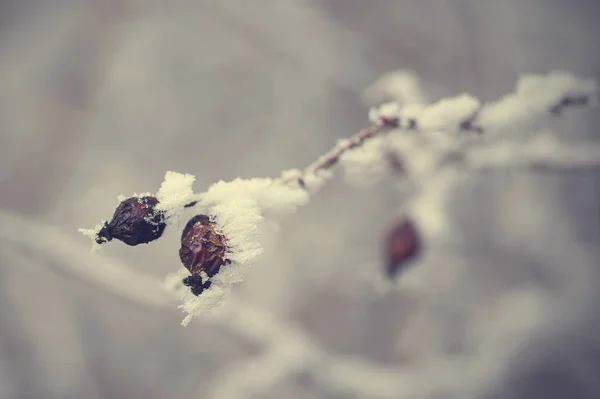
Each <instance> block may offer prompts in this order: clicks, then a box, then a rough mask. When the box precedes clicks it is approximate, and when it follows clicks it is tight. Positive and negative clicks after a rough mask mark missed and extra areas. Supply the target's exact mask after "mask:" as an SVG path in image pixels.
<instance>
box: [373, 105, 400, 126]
mask: <svg viewBox="0 0 600 399" xmlns="http://www.w3.org/2000/svg"><path fill="white" fill-rule="evenodd" d="M401 111H402V108H401V107H400V104H399V103H397V102H389V103H384V104H381V105H380V106H378V107H371V109H369V120H370V121H371V123H373V124H375V125H379V124H380V123H382V120H383V119H398V118H400V116H401Z"/></svg>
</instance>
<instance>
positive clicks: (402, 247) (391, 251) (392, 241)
mask: <svg viewBox="0 0 600 399" xmlns="http://www.w3.org/2000/svg"><path fill="white" fill-rule="evenodd" d="M420 250H421V239H420V237H419V232H418V231H417V228H416V226H415V225H414V223H413V222H412V221H410V220H402V221H401V222H399V223H397V224H396V225H394V226H393V227H392V228H391V229H390V230H389V232H388V233H387V236H386V239H385V256H386V258H387V259H386V261H387V264H386V267H387V269H386V271H387V274H388V277H389V278H393V277H395V276H396V275H397V274H398V272H399V271H400V270H401V269H403V268H404V267H405V266H406V265H407V264H408V263H410V261H412V260H413V259H414V258H415V257H416V256H418V254H419V252H420Z"/></svg>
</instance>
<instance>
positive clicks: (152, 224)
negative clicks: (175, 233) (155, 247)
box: [96, 196, 166, 246]
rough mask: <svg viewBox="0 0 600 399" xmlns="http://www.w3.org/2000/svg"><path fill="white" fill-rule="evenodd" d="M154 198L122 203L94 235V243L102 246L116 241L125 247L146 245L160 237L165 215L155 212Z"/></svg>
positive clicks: (128, 199) (147, 197) (137, 198)
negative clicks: (109, 219) (125, 245)
mask: <svg viewBox="0 0 600 399" xmlns="http://www.w3.org/2000/svg"><path fill="white" fill-rule="evenodd" d="M157 204H158V199H156V198H155V197H150V196H146V197H131V198H127V199H126V200H124V201H122V202H121V203H120V204H119V206H118V207H117V209H116V210H115V213H114V215H113V217H112V220H111V221H110V222H109V223H105V224H104V226H103V227H102V229H100V231H99V232H98V234H97V235H96V242H97V243H98V244H103V243H105V242H108V241H111V240H112V239H117V240H119V241H122V242H124V243H125V244H127V245H131V246H134V245H138V244H147V243H149V242H150V241H154V240H156V239H157V238H160V236H162V234H163V232H164V231H165V227H166V224H165V215H164V213H163V212H161V211H157V210H156V208H155V207H156V205H157Z"/></svg>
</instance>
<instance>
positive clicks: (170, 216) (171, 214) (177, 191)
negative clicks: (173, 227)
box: [156, 171, 196, 223]
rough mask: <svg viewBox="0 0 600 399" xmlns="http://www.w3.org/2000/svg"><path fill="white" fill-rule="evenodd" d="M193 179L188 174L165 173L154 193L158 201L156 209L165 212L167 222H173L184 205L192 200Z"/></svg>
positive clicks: (194, 178)
mask: <svg viewBox="0 0 600 399" xmlns="http://www.w3.org/2000/svg"><path fill="white" fill-rule="evenodd" d="M194 180H196V177H195V176H194V175H190V174H182V173H177V172H171V171H168V172H167V173H165V179H164V181H163V183H162V184H161V186H160V188H159V190H158V192H157V193H156V198H157V199H158V201H159V203H158V205H157V206H156V209H157V210H159V211H164V212H165V215H166V220H167V222H168V223H175V222H176V221H177V218H178V216H179V215H180V214H181V212H182V210H183V207H184V205H186V204H188V203H189V202H191V201H192V197H193V195H194V191H193V190H192V185H193V184H194Z"/></svg>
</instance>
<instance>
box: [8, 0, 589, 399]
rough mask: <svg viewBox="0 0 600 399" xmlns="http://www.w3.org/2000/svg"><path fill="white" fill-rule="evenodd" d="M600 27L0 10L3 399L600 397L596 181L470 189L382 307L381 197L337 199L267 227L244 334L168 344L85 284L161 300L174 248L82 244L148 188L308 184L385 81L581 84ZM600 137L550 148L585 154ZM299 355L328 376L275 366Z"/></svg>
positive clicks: (48, 4) (555, 2)
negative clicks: (408, 278)
mask: <svg viewBox="0 0 600 399" xmlns="http://www.w3.org/2000/svg"><path fill="white" fill-rule="evenodd" d="M599 20H600V3H598V1H595V0H505V1H495V2H491V1H488V2H484V1H480V0H453V1H439V0H406V1H393V0H378V1H360V0H346V1H342V0H338V1H334V0H310V1H300V0H295V1H294V0H285V1H283V0H262V1H257V2H244V1H232V0H221V1H218V2H217V1H200V0H196V1H193V0H171V1H168V2H159V1H145V2H144V1H134V0H130V1H126V0H122V1H119V0H110V1H102V2H100V1H92V0H78V1H74V0H53V1H41V0H2V1H1V2H0V163H1V168H0V181H1V186H0V187H1V188H0V207H1V208H0V221H1V223H0V248H1V249H0V296H1V298H0V399H13V398H14V399H17V398H19V399H20V398H23V399H37V398H44V399H52V398H57V399H58V398H61V399H63V398H65V399H70V398H73V399H75V398H86V399H96V398H98V399H101V398H128V399H136V398H144V399H153V398H186V399H187V398H223V399H236V398H286V399H288V398H289V399H293V398H300V397H302V398H371V397H374V398H376V397H404V396H401V395H400V392H406V395H407V396H406V397H411V398H532V397H535V398H549V399H553V398H567V397H574V398H597V397H598V396H600V338H598V337H600V318H599V317H598V316H597V315H598V314H599V312H598V310H599V309H598V305H597V303H600V302H599V301H598V300H599V299H600V290H598V289H597V288H600V273H599V271H600V270H599V269H598V266H599V264H600V261H599V259H600V245H599V244H600V208H599V204H600V177H599V176H598V175H597V174H593V173H578V174H569V175H558V174H556V175H553V174H551V175H544V176H532V175H529V174H518V175H514V174H513V175H508V174H494V175H486V176H483V177H481V178H479V179H474V180H473V181H471V182H470V184H469V185H467V187H465V188H464V190H463V191H461V192H460V193H456V195H455V198H454V201H453V206H452V209H451V211H452V213H451V215H452V218H453V223H454V224H455V226H456V236H453V237H449V240H448V243H447V244H446V245H442V246H437V247H435V248H432V249H431V251H430V252H429V253H428V255H427V256H426V257H425V258H424V259H423V260H422V262H421V264H419V267H420V268H421V269H422V270H423V271H424V273H425V274H424V275H426V276H427V277H426V278H425V280H424V281H419V282H418V284H420V285H419V286H418V287H417V289H416V290H412V289H411V288H410V284H409V285H407V286H406V287H405V288H404V289H400V290H397V291H393V292H389V293H385V294H382V293H380V292H378V291H377V290H376V289H375V287H374V284H373V279H376V275H377V273H379V272H380V267H379V262H380V258H381V256H380V241H381V233H382V231H383V229H384V228H385V227H386V226H388V225H389V223H390V221H391V218H392V216H393V215H394V214H395V212H396V211H397V206H398V200H397V193H396V192H395V191H394V190H392V189H391V188H389V184H385V183H384V184H381V185H380V186H377V187H375V188H371V189H368V190H360V189H356V188H352V187H349V186H347V185H345V184H343V183H342V182H339V181H338V182H336V183H335V184H333V185H331V186H330V187H328V188H326V189H325V190H324V191H323V192H321V193H319V195H318V196H317V197H316V198H314V199H313V200H312V202H311V203H310V204H309V205H308V206H307V207H305V208H303V209H301V210H300V211H299V212H298V213H297V214H296V215H295V216H294V217H293V218H291V219H289V220H288V221H287V222H286V223H285V224H284V226H283V229H282V231H281V234H280V235H279V237H278V240H279V241H278V242H277V243H276V244H275V245H273V247H274V248H272V250H271V251H270V253H269V255H268V258H267V259H268V261H267V262H265V264H262V265H260V267H258V268H257V269H256V270H255V272H253V273H252V276H251V277H249V278H248V279H247V280H246V281H245V283H244V284H242V285H240V286H238V287H237V290H236V291H237V292H236V301H239V304H240V306H239V307H238V308H236V309H237V311H238V312H239V314H238V315H231V318H230V319H229V320H228V319H227V318H223V317H222V318H219V317H212V318H207V319H206V320H202V319H201V318H196V319H194V320H193V321H192V323H191V324H190V326H188V327H187V328H183V327H181V326H180V324H179V323H180V321H181V319H182V317H183V315H182V313H180V312H179V311H178V310H177V309H176V308H175V307H176V305H177V303H175V302H173V303H171V302H169V300H168V298H164V297H156V298H153V297H144V296H143V294H144V292H143V291H144V289H143V288H139V289H138V288H136V287H135V286H134V285H135V283H136V282H135V280H133V281H132V280H131V279H129V280H127V279H122V280H121V283H122V284H121V285H120V286H121V288H123V287H131V292H132V295H130V296H128V295H127V293H123V292H122V291H123V290H122V289H121V290H120V291H119V289H118V287H117V286H118V285H119V284H118V283H117V284H116V285H115V284H113V285H112V288H107V287H104V286H102V285H101V284H98V283H97V282H94V281H93V280H94V278H91V277H90V278H86V277H85V274H84V271H85V270H87V269H86V268H89V269H90V272H89V273H90V274H89V276H92V275H95V274H94V273H96V275H106V273H104V274H103V272H102V270H107V271H109V272H107V273H108V274H110V273H113V272H114V273H125V271H124V270H129V272H130V273H138V274H142V275H143V277H140V278H141V279H143V278H146V279H147V280H148V281H154V280H152V278H155V279H161V278H162V277H163V276H164V275H165V274H166V273H168V272H171V271H174V270H175V269H177V268H178V267H179V259H178V255H177V250H178V238H179V237H178V234H179V232H175V231H173V232H171V234H170V235H167V236H166V237H164V238H163V239H161V240H159V241H158V242H156V243H153V244H151V245H148V246H142V247H136V248H131V247H126V246H125V245H122V244H121V243H113V244H112V245H109V246H107V247H106V249H105V250H104V251H103V252H102V253H100V254H95V255H93V258H92V256H91V255H90V254H88V253H87V251H88V250H89V241H88V240H87V239H86V238H85V237H82V236H81V235H80V234H78V232H77V228H78V227H92V226H93V225H95V224H96V223H98V222H99V220H100V219H102V218H109V217H110V216H111V215H112V212H113V210H114V208H115V206H116V205H117V200H116V196H117V195H118V194H126V195H129V194H132V193H133V192H146V191H156V189H157V188H158V186H159V185H160V183H161V181H162V179H163V175H164V172H165V171H166V170H175V171H178V172H183V173H192V174H195V175H196V177H197V180H196V183H195V189H196V191H203V190H204V189H205V188H206V187H207V186H208V185H209V184H211V183H213V182H215V181H217V180H219V179H225V180H229V179H233V178H235V177H237V176H241V177H253V176H277V175H278V174H279V172H280V171H281V170H283V169H288V168H293V167H302V166H304V165H306V164H308V163H309V162H311V161H313V160H314V159H315V158H317V157H318V156H319V155H320V154H321V153H323V152H325V151H326V150H328V149H329V148H330V147H331V146H332V145H333V144H334V143H335V142H336V140H337V139H338V138H343V137H346V136H349V135H351V134H353V133H355V132H356V131H358V130H359V129H361V128H363V127H365V126H366V125H367V124H368V120H367V110H368V106H367V105H368V104H365V103H364V102H363V101H362V100H361V98H362V97H361V94H362V92H363V90H364V89H365V88H366V87H368V86H369V85H370V84H371V83H373V82H374V81H375V80H376V79H377V78H378V77H379V76H380V75H381V74H383V73H386V72H388V71H390V70H395V69H398V68H410V69H413V70H415V71H416V72H418V73H419V75H420V76H421V77H422V79H423V81H424V82H425V84H426V87H427V88H428V89H429V90H430V93H431V95H432V97H434V98H438V97H442V96H446V95H455V94H459V93H461V92H463V91H466V92H469V93H472V94H473V95H475V96H478V97H479V98H480V99H482V100H484V101H487V100H493V99H496V98H497V97H499V96H501V95H503V94H504V93H507V92H510V91H511V90H512V87H513V84H514V82H515V80H516V79H517V77H518V76H519V75H520V74H523V73H528V72H534V73H546V72H549V71H552V70H557V69H564V70H568V71H571V72H573V73H575V74H579V75H582V76H583V77H594V78H600V51H598V44H597V38H598V37H599V35H600V27H598V21H599ZM598 122H600V118H598V117H597V116H596V115H595V113H594V112H593V111H592V112H589V111H588V112H580V111H575V112H573V113H570V114H569V115H568V116H567V117H566V118H564V120H563V121H561V123H560V124H559V125H558V126H557V127H556V132H557V134H559V135H560V136H561V138H564V139H567V140H581V139H583V138H588V139H593V140H598V133H597V129H596V126H597V124H598ZM78 270H79V271H78ZM82 270H84V271H82ZM114 276H119V274H114V275H113V277H112V278H110V280H111V281H112V282H113V283H114V282H115V280H119V278H114ZM144 281H146V280H143V281H142V280H140V282H139V284H140V285H139V287H142V286H143V284H146V283H147V282H144ZM147 284H150V283H147ZM138 290H139V291H140V293H139V295H137V294H136V291H138ZM117 291H118V292H117ZM596 292H599V294H596ZM549 310H550V312H549ZM537 318H540V320H542V319H543V322H539V323H537V322H536V320H537ZM261 320H262V322H261ZM261 323H262V324H261ZM276 327H277V328H280V329H281V330H276V329H275V328H276ZM278 337H279V338H281V340H282V341H286V339H287V338H285V337H288V338H289V340H291V343H290V342H287V341H286V342H287V343H282V344H281V345H283V346H285V348H287V349H284V350H283V351H279V352H277V353H276V354H275V355H273V356H270V355H269V354H270V353H271V352H269V350H265V348H268V347H269V346H277V345H272V343H273V342H275V341H277V339H279V338H278ZM277 342H278V343H279V341H277ZM300 343H303V344H302V345H305V346H302V345H300ZM288 344H289V345H288ZM295 344H298V345H296V346H294V345H295ZM315 346H317V347H319V348H321V349H320V350H323V351H325V352H326V353H327V354H328V355H327V356H329V357H328V358H329V359H330V361H329V363H327V362H321V363H322V364H321V363H319V362H317V363H316V364H310V367H306V368H302V367H299V368H297V369H294V368H293V367H292V366H290V364H293V363H294V362H295V361H296V360H297V359H298V357H299V355H301V354H303V353H305V351H307V350H308V349H306V348H313V349H314V347H315ZM294 348H295V349H294ZM287 350H289V351H287ZM294 350H296V351H294ZM286 351H287V352H286ZM286 356H287V357H286ZM336 359H339V361H338V360H336ZM343 359H345V360H343ZM344 362H345V363H344ZM343 364H345V365H346V366H347V367H346V366H343V367H341V368H342V369H344V370H345V371H343V372H342V371H340V370H337V371H336V367H334V366H336V365H343ZM352 365H354V366H352ZM286 367H289V368H287V369H286ZM386 367H387V369H386ZM374 369H377V370H379V371H380V373H375V374H376V375H375V374H369V373H370V372H371V371H373V370H374ZM285 370H289V372H285ZM367 370H370V371H367ZM353 373H354V374H353ZM384 375H385V376H387V379H386V378H383V376H384ZM394 383H395V384H396V385H394ZM386 384H387V385H386ZM390 384H391V385H390ZM238 394H240V396H236V395H238Z"/></svg>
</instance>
